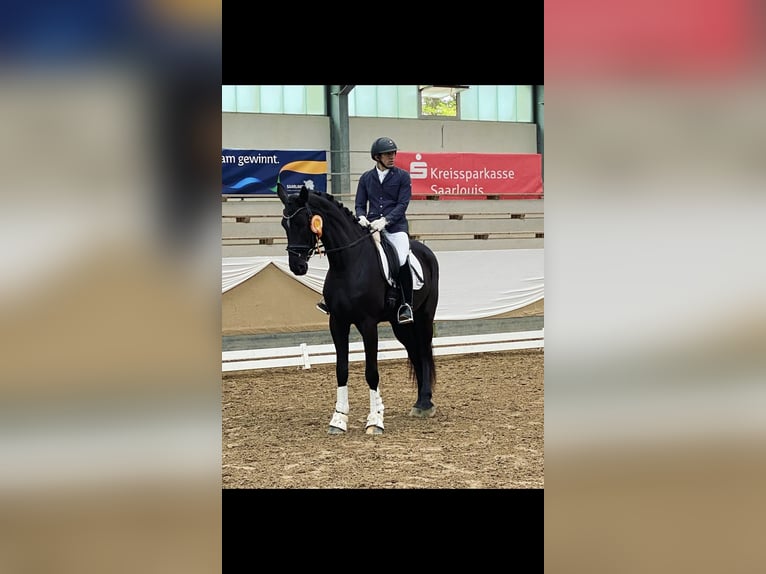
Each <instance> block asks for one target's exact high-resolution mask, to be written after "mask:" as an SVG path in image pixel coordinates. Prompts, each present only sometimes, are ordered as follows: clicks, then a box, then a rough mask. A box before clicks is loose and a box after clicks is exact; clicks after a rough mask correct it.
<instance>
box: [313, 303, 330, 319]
mask: <svg viewBox="0 0 766 574" xmlns="http://www.w3.org/2000/svg"><path fill="white" fill-rule="evenodd" d="M316 308H317V309H319V310H320V311H321V312H322V313H324V314H325V315H329V314H330V310H329V309H328V308H327V303H325V302H324V299H322V300H321V301H320V302H319V303H317V304H316Z"/></svg>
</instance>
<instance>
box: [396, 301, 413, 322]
mask: <svg viewBox="0 0 766 574" xmlns="http://www.w3.org/2000/svg"><path fill="white" fill-rule="evenodd" d="M397 320H398V321H399V324H400V325H404V324H406V323H412V322H414V321H415V319H413V318H412V307H410V306H409V305H408V304H407V303H404V304H403V305H402V306H401V307H399V314H398V317H397Z"/></svg>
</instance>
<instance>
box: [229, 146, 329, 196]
mask: <svg viewBox="0 0 766 574" xmlns="http://www.w3.org/2000/svg"><path fill="white" fill-rule="evenodd" d="M221 171H222V175H223V192H222V193H223V194H272V193H276V192H277V182H278V181H279V182H281V183H282V185H284V186H285V189H286V190H287V193H295V192H298V191H300V189H301V187H302V186H304V185H305V186H306V187H307V188H309V189H314V190H316V191H327V152H326V151H324V150H262V149H260V150H248V149H223V150H222V153H221Z"/></svg>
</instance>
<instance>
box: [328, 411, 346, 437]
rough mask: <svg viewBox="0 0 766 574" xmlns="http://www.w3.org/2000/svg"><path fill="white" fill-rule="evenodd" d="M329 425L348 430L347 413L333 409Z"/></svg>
mask: <svg viewBox="0 0 766 574" xmlns="http://www.w3.org/2000/svg"><path fill="white" fill-rule="evenodd" d="M330 426H331V427H335V428H338V429H340V430H342V431H344V432H345V431H347V430H348V415H344V414H343V413H339V412H338V411H335V412H334V413H333V414H332V418H331V419H330Z"/></svg>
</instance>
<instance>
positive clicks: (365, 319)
mask: <svg viewBox="0 0 766 574" xmlns="http://www.w3.org/2000/svg"><path fill="white" fill-rule="evenodd" d="M277 194H278V195H279V199H281V200H282V203H283V204H284V206H285V207H284V211H283V215H282V227H284V229H285V231H286V232H287V252H288V254H289V255H288V259H289V263H290V270H291V271H292V272H293V273H294V274H295V275H304V274H305V273H306V271H307V270H308V262H309V259H310V258H311V256H312V255H313V254H314V253H317V252H319V251H320V250H321V251H322V252H324V253H325V254H326V255H327V261H328V265H329V269H328V271H327V275H326V277H325V282H324V290H323V294H324V298H325V302H326V303H327V307H328V309H329V311H330V319H329V322H330V333H331V334H332V340H333V343H334V344H335V353H336V365H335V374H336V378H337V381H338V387H337V400H336V403H335V412H334V414H333V416H332V419H331V420H330V429H329V432H330V433H331V434H336V433H342V432H345V431H346V429H347V426H348V412H349V407H348V387H347V386H346V385H347V383H348V354H349V333H350V329H351V325H354V326H356V328H357V329H358V331H359V333H360V334H361V336H362V340H363V342H364V355H365V369H364V376H365V379H366V380H367V385H368V386H369V387H370V414H369V416H368V417H367V425H366V432H367V433H368V434H380V433H382V432H383V400H382V399H381V397H380V392H379V389H378V383H379V375H378V323H381V322H383V321H388V322H389V323H390V324H391V327H392V328H393V331H394V335H395V336H396V338H397V339H398V340H399V341H400V342H401V343H402V345H404V347H405V348H406V349H407V357H408V359H409V365H410V370H409V375H410V380H417V385H418V398H417V401H416V402H415V406H414V407H413V408H412V410H411V411H410V416H414V417H423V418H426V417H432V416H433V415H434V412H435V409H436V407H435V406H434V404H433V402H431V395H432V392H433V388H434V384H435V383H436V369H435V366H434V357H433V348H432V341H433V331H434V316H435V314H436V306H437V303H438V299H439V263H438V261H437V259H436V256H435V255H434V253H433V252H432V251H431V250H430V249H429V248H428V247H426V246H425V245H424V244H423V243H420V242H419V241H410V252H411V254H413V255H414V256H415V257H417V259H418V260H419V261H420V263H421V266H422V268H423V269H422V271H423V274H422V279H423V286H422V287H421V288H420V289H416V290H415V292H414V298H413V305H412V308H413V311H414V319H415V320H414V322H413V323H409V324H404V325H400V324H399V323H398V322H397V319H396V311H397V306H398V305H396V304H394V305H392V304H391V302H390V301H388V302H387V295H390V293H389V283H388V282H387V281H386V279H385V278H384V276H383V273H382V270H381V262H380V256H379V252H378V247H377V245H376V240H375V234H373V233H371V232H370V231H369V229H365V228H363V227H362V226H360V225H359V223H358V220H357V218H356V216H355V215H354V214H353V213H351V211H349V210H348V209H347V208H346V207H344V206H343V204H342V203H340V202H338V201H337V200H336V199H335V198H334V197H333V196H332V195H330V194H329V193H320V192H317V191H309V190H307V189H306V187H305V186H304V187H303V188H302V189H301V191H300V193H295V194H290V195H288V194H287V193H286V192H285V189H284V187H283V186H282V184H281V183H280V184H277Z"/></svg>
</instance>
